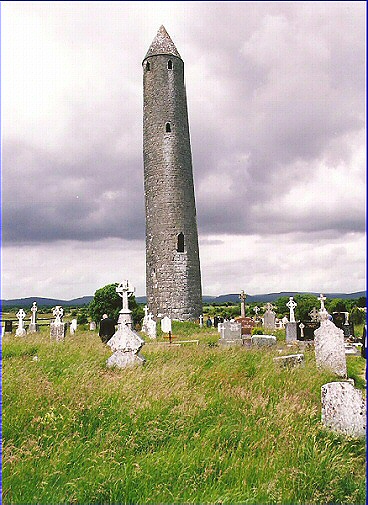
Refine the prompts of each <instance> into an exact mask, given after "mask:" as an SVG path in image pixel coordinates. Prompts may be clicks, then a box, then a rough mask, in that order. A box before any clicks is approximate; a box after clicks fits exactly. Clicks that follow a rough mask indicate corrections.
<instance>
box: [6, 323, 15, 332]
mask: <svg viewBox="0 0 368 505" xmlns="http://www.w3.org/2000/svg"><path fill="white" fill-rule="evenodd" d="M12 331H13V321H5V333H12Z"/></svg>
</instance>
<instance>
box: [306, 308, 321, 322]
mask: <svg viewBox="0 0 368 505" xmlns="http://www.w3.org/2000/svg"><path fill="white" fill-rule="evenodd" d="M308 315H309V317H310V318H311V321H313V322H314V323H316V322H317V321H319V319H318V310H317V309H316V307H313V309H312V310H311V311H310V312H309V314H308Z"/></svg>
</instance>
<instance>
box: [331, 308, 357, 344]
mask: <svg viewBox="0 0 368 505" xmlns="http://www.w3.org/2000/svg"><path fill="white" fill-rule="evenodd" d="M348 317H349V316H348V313H345V312H334V313H333V314H332V321H333V323H334V325H335V326H337V327H338V328H340V330H343V332H344V337H345V338H349V337H354V324H353V323H349V322H348V323H347V324H346V321H347V320H348Z"/></svg>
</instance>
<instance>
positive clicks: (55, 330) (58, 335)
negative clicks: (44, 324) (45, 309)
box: [50, 305, 66, 342]
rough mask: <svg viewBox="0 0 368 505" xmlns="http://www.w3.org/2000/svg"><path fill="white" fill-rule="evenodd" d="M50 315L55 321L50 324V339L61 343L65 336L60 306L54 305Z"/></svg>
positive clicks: (62, 312)
mask: <svg viewBox="0 0 368 505" xmlns="http://www.w3.org/2000/svg"><path fill="white" fill-rule="evenodd" d="M52 314H53V316H55V320H54V321H53V322H51V323H50V339H51V340H55V341H56V342H63V341H64V339H65V335H66V324H64V323H63V315H64V309H63V308H62V307H61V306H60V305H56V307H54V308H53V309H52Z"/></svg>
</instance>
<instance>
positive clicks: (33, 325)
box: [28, 302, 40, 333]
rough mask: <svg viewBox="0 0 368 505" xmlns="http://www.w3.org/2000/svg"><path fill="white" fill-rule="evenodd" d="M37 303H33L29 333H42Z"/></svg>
mask: <svg viewBox="0 0 368 505" xmlns="http://www.w3.org/2000/svg"><path fill="white" fill-rule="evenodd" d="M37 310H38V309H37V303H36V302H33V304H32V307H31V312H32V316H31V323H30V325H29V328H28V332H29V333H38V332H39V331H40V329H39V326H38V324H37Z"/></svg>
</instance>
